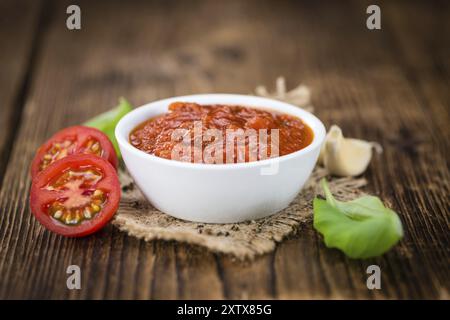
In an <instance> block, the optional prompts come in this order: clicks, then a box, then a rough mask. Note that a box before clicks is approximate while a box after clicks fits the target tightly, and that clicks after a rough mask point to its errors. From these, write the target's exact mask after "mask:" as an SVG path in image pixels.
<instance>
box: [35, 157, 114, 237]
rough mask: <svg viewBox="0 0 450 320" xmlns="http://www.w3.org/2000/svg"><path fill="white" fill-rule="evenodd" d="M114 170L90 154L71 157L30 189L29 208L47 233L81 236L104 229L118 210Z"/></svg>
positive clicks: (55, 165)
mask: <svg viewBox="0 0 450 320" xmlns="http://www.w3.org/2000/svg"><path fill="white" fill-rule="evenodd" d="M119 201H120V184H119V179H118V176H117V173H116V170H115V169H114V167H113V166H112V165H111V164H110V163H109V162H108V161H106V160H105V159H103V158H100V157H98V156H95V155H91V154H74V155H69V156H67V157H65V158H63V159H61V160H59V161H55V162H54V163H52V164H50V165H49V166H48V167H47V168H46V169H45V170H44V171H42V172H41V173H40V174H39V175H37V176H36V179H35V180H34V181H33V183H32V186H31V195H30V207H31V211H32V213H33V214H34V216H35V217H36V218H37V219H38V220H39V222H40V223H41V224H42V225H44V226H45V227H46V228H47V229H48V230H50V231H53V232H56V233H58V234H61V235H63V236H68V237H82V236H86V235H89V234H91V233H94V232H96V231H97V230H99V229H101V228H102V227H103V226H104V225H105V224H106V223H107V222H108V221H109V220H111V218H112V217H113V216H114V214H115V212H116V211H117V209H118V207H119Z"/></svg>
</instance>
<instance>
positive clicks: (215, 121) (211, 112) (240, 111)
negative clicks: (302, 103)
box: [129, 102, 314, 163]
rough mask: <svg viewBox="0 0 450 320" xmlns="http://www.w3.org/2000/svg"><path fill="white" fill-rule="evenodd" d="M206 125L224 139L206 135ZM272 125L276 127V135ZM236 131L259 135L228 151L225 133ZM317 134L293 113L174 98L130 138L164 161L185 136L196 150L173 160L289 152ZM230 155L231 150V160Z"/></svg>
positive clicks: (204, 160) (256, 157)
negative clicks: (265, 133) (167, 106)
mask: <svg viewBox="0 0 450 320" xmlns="http://www.w3.org/2000/svg"><path fill="white" fill-rule="evenodd" d="M195 124H196V125H197V128H198V126H201V129H200V131H198V130H197V131H196V129H195ZM177 129H182V132H181V133H182V136H183V137H179V135H178V138H179V139H178V140H177V139H174V136H173V135H174V131H175V130H177ZM208 129H216V130H215V132H216V133H217V132H220V134H221V135H222V139H219V138H220V137H219V136H215V138H211V137H210V136H207V135H206V134H205V133H206V132H207V131H208ZM274 129H278V136H277V137H276V136H275V134H274V132H275V131H274ZM217 130H219V131H217ZM236 130H242V131H245V132H249V133H250V134H251V133H256V137H255V139H253V140H252V138H249V136H245V138H244V140H241V141H243V142H244V144H243V145H238V143H237V142H236V144H235V145H234V146H233V148H232V149H230V148H229V147H227V146H226V142H225V141H227V140H226V139H227V137H226V134H227V132H232V131H235V132H236ZM263 131H265V132H267V138H266V140H265V141H266V143H264V141H262V140H260V138H261V139H262V137H263V136H262V133H261V132H263ZM183 132H184V133H183ZM313 137H314V134H313V131H312V130H311V128H310V127H309V126H307V125H306V124H305V123H304V122H303V121H302V120H301V119H299V118H297V117H295V116H291V115H287V114H282V113H278V112H275V111H271V110H267V109H255V108H249V107H243V106H231V105H199V104H196V103H185V102H175V103H172V104H171V105H170V106H169V112H168V113H166V114H163V115H160V116H157V117H154V118H150V119H148V120H146V121H144V122H143V123H141V124H140V125H138V126H137V127H136V128H135V129H134V130H133V131H132V132H131V133H130V136H129V139H130V143H131V144H132V145H133V146H134V147H136V148H138V149H140V150H142V151H144V152H146V153H148V154H152V155H155V156H158V157H161V158H166V159H174V157H173V151H174V148H175V146H176V145H177V144H179V143H180V141H181V139H187V141H188V143H190V144H191V147H192V148H191V149H190V150H189V153H187V156H186V155H185V156H184V157H182V158H181V159H180V158H176V159H175V160H181V161H187V162H200V163H237V162H251V161H258V160H262V159H266V158H267V157H276V156H284V155H287V154H290V153H292V152H295V151H298V150H301V149H303V148H305V147H306V146H308V145H309V144H310V143H311V142H312V140H313ZM276 138H278V139H276ZM263 140H264V139H263ZM276 140H278V141H276ZM183 141H186V140H183ZM218 146H219V148H218V149H215V150H216V151H217V150H219V152H220V154H219V153H217V154H216V151H214V148H213V147H218ZM220 147H222V149H220ZM240 147H241V148H240ZM239 148H240V149H239ZM241 149H242V150H241ZM211 150H213V151H212V152H211ZM241 151H242V152H241ZM263 151H264V152H263ZM196 152H197V153H196ZM205 152H209V153H208V154H211V155H212V156H214V159H215V160H214V161H211V159H207V158H206V156H205V154H206V153H205ZM252 152H254V153H252ZM222 153H223V156H222V157H221V155H222ZM227 153H229V154H228V158H227ZM230 154H231V155H230ZM199 155H200V156H199ZM264 155H266V156H264ZM220 159H222V161H221V160H220Z"/></svg>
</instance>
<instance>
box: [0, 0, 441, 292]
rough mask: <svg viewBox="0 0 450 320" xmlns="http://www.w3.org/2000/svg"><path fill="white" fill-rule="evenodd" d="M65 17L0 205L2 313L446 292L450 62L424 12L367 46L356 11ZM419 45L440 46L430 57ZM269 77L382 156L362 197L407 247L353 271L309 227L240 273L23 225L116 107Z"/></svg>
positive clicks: (269, 5) (197, 4) (211, 9)
mask: <svg viewBox="0 0 450 320" xmlns="http://www.w3.org/2000/svg"><path fill="white" fill-rule="evenodd" d="M68 4H69V1H58V2H55V3H53V4H52V5H51V6H50V7H49V8H48V9H49V10H47V12H49V13H48V14H49V16H50V17H51V19H50V21H49V26H48V29H47V30H48V31H46V32H45V36H42V38H41V41H42V42H41V43H40V47H39V54H37V55H36V57H35V58H34V59H36V60H35V66H36V67H35V68H33V72H32V74H30V90H29V94H27V96H26V97H25V98H26V99H25V106H24V112H23V117H22V121H21V125H20V127H19V128H18V134H17V139H16V141H17V143H16V144H15V146H14V149H13V150H12V153H11V157H10V161H9V165H8V170H7V171H6V174H5V177H4V184H3V186H4V187H3V188H2V190H1V193H0V212H1V213H2V215H1V217H0V273H1V274H2V277H1V278H0V297H1V298H73V299H86V298H87V299H89V298H90V299H92V298H94V299H102V298H106V299H113V298H123V299H130V298H138V299H147V298H155V299H161V298H169V299H175V298H182V299H185V298H237V299H240V298H287V299H292V298H360V299H361V298H363V299H364V298H436V297H439V296H440V295H441V294H442V293H443V292H445V291H449V285H450V281H449V278H448V272H447V270H448V257H449V255H448V253H449V252H448V249H447V247H448V245H449V239H448V200H447V195H448V182H449V179H448V178H449V174H448V164H447V156H446V150H447V149H448V135H449V131H448V130H449V129H448V128H447V126H446V122H448V110H449V108H448V101H449V100H448V90H446V89H445V88H446V87H445V84H446V83H447V84H448V65H449V64H448V58H447V57H448V56H449V55H447V53H448V46H440V45H439V40H440V38H441V37H443V36H445V33H439V32H437V31H439V30H441V28H444V25H443V22H436V23H431V20H432V14H431V13H430V12H434V11H433V10H434V9H433V8H432V7H428V6H425V5H424V7H422V5H420V6H419V7H418V9H417V8H416V5H415V4H413V6H412V7H410V8H409V10H406V11H405V10H404V9H405V7H404V6H405V4H406V3H404V2H402V3H398V4H397V3H395V4H394V5H389V6H387V7H383V8H382V10H383V21H384V22H385V23H384V24H383V28H384V27H385V29H383V30H382V31H380V32H378V31H376V32H370V31H368V30H367V29H366V28H365V24H364V21H365V16H366V15H365V8H366V7H367V4H364V3H361V2H359V1H358V2H352V3H346V4H345V5H342V4H341V3H339V4H337V3H330V4H327V5H326V6H323V5H319V4H316V3H299V2H295V1H291V2H287V1H286V2H285V1H283V2H270V1H232V2H217V1H215V2H212V1H193V2H189V3H188V2H177V3H172V2H165V1H155V2H136V3H133V5H132V6H131V5H130V6H126V5H124V4H123V3H120V2H118V1H117V2H115V1H113V2H111V1H108V2H92V1H90V2H88V1H81V2H80V3H79V5H80V6H81V8H82V14H83V16H82V17H83V18H82V30H81V31H69V30H67V29H66V28H65V17H66V16H65V7H66V6H67V5H68ZM408 5H409V2H408ZM417 10H421V11H424V12H427V13H426V16H427V21H428V22H427V23H426V24H423V26H422V28H423V29H422V30H417V31H420V33H419V34H420V36H419V37H415V36H413V34H411V33H410V32H411V31H410V23H409V22H408V21H409V19H417V16H416V14H417ZM427 10H431V11H427ZM447 11H448V10H447ZM403 12H405V15H404V16H403ZM400 15H402V17H403V18H400V17H399V16H400ZM443 15H444V14H441V16H440V17H439V18H438V19H439V20H441V19H444V17H443ZM429 20H430V21H429ZM447 21H448V19H447ZM447 27H448V25H445V28H447ZM445 28H444V29H443V30H446V29H445ZM427 32H433V34H435V38H434V40H433V41H432V45H431V46H430V45H428V44H427V43H428V42H427V40H426V39H427V36H428V33H427ZM405 35H406V37H404V36H405ZM444 40H445V38H444V39H442V41H444ZM427 57H430V59H431V60H430V59H428V60H427ZM427 61H433V64H428V62H427ZM278 75H285V76H286V77H287V79H288V80H289V84H291V85H295V84H297V83H298V82H300V81H303V82H304V83H307V84H308V85H310V86H312V88H313V98H314V101H313V102H314V104H315V106H316V110H317V114H318V115H319V117H320V118H321V119H323V120H324V121H325V122H326V124H328V125H329V124H331V123H337V124H339V125H340V126H341V127H342V128H343V130H344V132H345V133H346V134H348V135H349V136H355V137H362V138H365V139H370V140H376V141H379V142H381V143H382V144H383V146H384V147H385V152H384V153H383V155H381V156H379V157H377V158H376V159H375V160H374V163H373V164H372V166H371V168H370V170H369V171H368V172H367V174H366V176H367V178H368V180H369V183H370V187H369V188H368V190H369V191H370V192H373V193H375V194H378V195H380V197H382V198H383V199H385V200H386V201H388V202H389V203H390V204H391V205H392V207H393V208H394V209H395V210H396V211H398V212H399V214H400V216H401V219H402V221H403V223H404V226H405V238H404V240H403V241H402V243H401V244H400V245H399V246H398V247H397V248H395V249H394V250H393V251H391V252H389V253H388V254H387V255H385V256H383V257H382V258H379V259H375V260H369V261H352V260H349V259H347V258H345V257H344V256H343V255H342V254H341V253H339V252H338V251H336V250H330V249H327V248H325V247H324V245H323V242H322V240H321V238H320V236H319V235H317V233H316V232H315V231H314V230H313V229H312V226H311V225H307V226H305V227H304V228H303V229H302V230H299V231H298V233H297V234H296V235H294V236H292V237H291V238H290V239H288V240H287V241H285V242H284V243H282V244H281V245H280V246H279V247H278V248H277V250H276V251H275V252H274V253H273V254H269V255H266V256H263V257H261V258H259V259H257V260H256V261H254V262H251V263H250V262H244V263H243V262H238V261H234V260H232V259H231V258H230V257H226V256H220V255H213V254H211V253H209V252H207V251H206V250H204V249H202V248H197V247H191V246H188V245H184V244H176V243H172V242H161V241H156V242H152V243H145V242H144V241H140V240H136V239H133V238H130V237H128V236H126V235H125V234H123V233H121V232H119V231H118V230H117V229H115V228H113V227H112V226H109V227H107V228H105V229H104V230H102V231H101V232H100V233H99V234H96V235H94V236H92V237H88V238H85V239H77V240H75V239H64V238H61V237H59V236H56V235H54V234H51V233H49V232H47V231H45V230H44V229H43V228H42V227H41V226H40V225H39V224H38V223H37V222H36V221H35V220H34V219H33V218H32V216H31V213H30V211H29V208H28V199H27V198H28V190H29V184H30V180H29V177H28V166H29V162H30V161H31V159H32V157H33V154H34V150H35V148H36V147H37V146H38V145H39V144H40V143H42V141H44V140H45V139H46V138H47V137H48V136H49V135H51V134H52V133H54V132H55V131H57V130H59V129H60V128H62V127H65V126H68V125H72V124H76V123H81V122H82V121H84V120H85V119H86V118H88V117H90V116H92V115H94V114H97V113H98V112H100V111H102V110H105V109H107V108H109V107H110V106H112V105H114V104H115V102H116V100H117V98H118V97H119V96H122V95H123V96H126V97H129V98H130V99H131V100H132V102H134V103H135V104H140V103H144V102H148V101H151V100H154V99H157V98H161V97H166V96H173V95H179V94H188V93H195V92H212V91H216V92H241V93H247V92H250V91H251V90H252V89H253V88H254V86H255V85H256V84H258V83H264V84H266V85H269V84H271V83H272V81H273V79H274V78H276V77H277V76H278ZM418 90H420V92H418ZM425 120H426V121H425ZM436 127H437V128H439V130H436ZM430 164H431V165H430ZM373 263H376V264H378V265H380V267H381V270H382V272H383V275H382V279H383V280H382V290H379V291H369V290H367V288H366V284H365V281H366V273H365V270H366V268H367V266H368V265H370V264H373ZM70 264H77V265H79V266H80V267H81V269H82V272H83V277H82V290H80V291H69V290H67V289H66V277H67V275H66V273H65V270H66V267H67V266H68V265H70Z"/></svg>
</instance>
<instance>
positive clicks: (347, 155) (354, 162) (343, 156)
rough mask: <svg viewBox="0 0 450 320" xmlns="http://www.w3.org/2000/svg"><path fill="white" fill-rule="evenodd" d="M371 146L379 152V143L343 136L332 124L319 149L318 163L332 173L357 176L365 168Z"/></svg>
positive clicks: (369, 157) (367, 163) (370, 154)
mask: <svg viewBox="0 0 450 320" xmlns="http://www.w3.org/2000/svg"><path fill="white" fill-rule="evenodd" d="M373 148H375V149H376V150H377V151H379V152H381V146H380V145H379V144H377V143H374V142H368V141H364V140H359V139H351V138H345V137H344V135H343V134H342V130H341V129H340V128H339V127H338V126H336V125H333V126H332V127H331V128H330V130H329V132H328V134H327V136H326V138H325V142H324V144H323V146H322V149H321V151H320V156H319V163H320V164H322V165H323V166H324V167H325V168H326V169H327V170H328V172H329V173H331V174H333V175H337V176H357V175H360V174H361V173H363V172H364V171H365V170H366V169H367V167H368V165H369V163H370V160H371V158H372V154H373V153H372V149H373Z"/></svg>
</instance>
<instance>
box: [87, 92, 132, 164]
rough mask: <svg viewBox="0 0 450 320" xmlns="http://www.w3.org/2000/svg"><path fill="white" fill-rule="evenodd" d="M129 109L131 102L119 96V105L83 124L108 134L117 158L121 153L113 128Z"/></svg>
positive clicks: (130, 108)
mask: <svg viewBox="0 0 450 320" xmlns="http://www.w3.org/2000/svg"><path fill="white" fill-rule="evenodd" d="M131 110H133V107H132V106H131V104H130V103H129V102H128V101H127V100H125V99H124V98H120V100H119V105H118V106H117V107H115V108H114V109H111V110H109V111H106V112H104V113H102V114H99V115H98V116H96V117H94V118H92V119H90V120H88V121H86V122H85V123H84V125H85V126H88V127H93V128H97V129H99V130H100V131H103V133H104V134H106V135H107V136H108V138H109V140H111V142H112V144H113V146H114V149H115V150H116V153H117V156H118V157H119V158H120V157H121V154H120V149H119V145H118V144H117V140H116V136H115V134H114V130H115V129H116V125H117V123H118V122H119V120H120V119H121V118H122V117H123V116H124V115H126V114H127V113H128V112H130V111H131Z"/></svg>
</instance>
